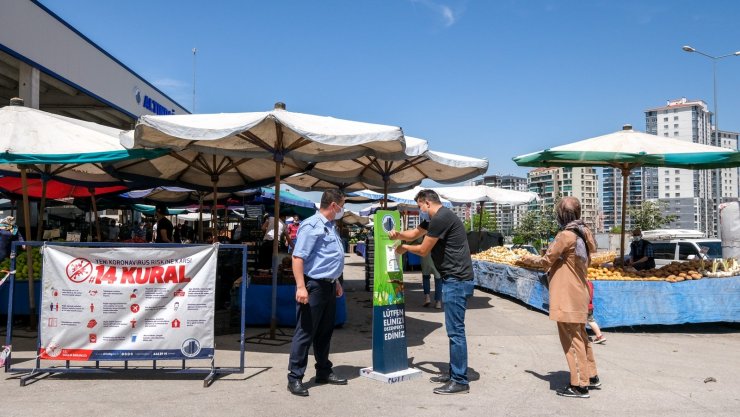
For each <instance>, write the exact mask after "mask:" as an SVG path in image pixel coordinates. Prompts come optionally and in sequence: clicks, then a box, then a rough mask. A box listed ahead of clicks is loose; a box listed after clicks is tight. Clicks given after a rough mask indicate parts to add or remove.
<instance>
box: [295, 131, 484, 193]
mask: <svg viewBox="0 0 740 417" xmlns="http://www.w3.org/2000/svg"><path fill="white" fill-rule="evenodd" d="M487 170H488V161H487V160H485V159H479V158H470V157H467V156H462V155H455V154H450V153H444V152H436V151H432V150H429V147H428V143H427V141H426V140H424V139H418V138H413V137H409V136H407V137H406V150H405V151H404V154H403V155H401V156H399V155H392V157H390V158H387V157H386V158H384V157H383V156H378V155H367V156H363V157H359V158H352V159H346V160H341V161H336V162H332V163H327V162H323V163H317V164H316V165H315V166H314V167H313V168H312V169H311V170H310V171H309V172H308V173H307V174H310V176H311V177H313V178H316V179H317V180H323V181H325V182H329V183H335V184H358V185H359V184H362V185H371V186H372V187H366V188H371V189H376V190H380V189H382V190H383V194H389V193H390V192H391V190H393V189H396V190H407V189H409V188H411V187H413V186H416V185H418V184H419V183H421V181H422V180H425V179H431V180H434V181H436V182H439V183H442V184H454V183H458V182H461V181H465V180H467V179H471V178H474V177H477V176H478V175H481V174H484V173H485V172H486V171H487ZM305 182H310V181H308V180H307V181H305ZM294 185H295V184H294Z"/></svg>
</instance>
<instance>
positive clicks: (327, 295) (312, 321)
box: [288, 278, 337, 381]
mask: <svg viewBox="0 0 740 417" xmlns="http://www.w3.org/2000/svg"><path fill="white" fill-rule="evenodd" d="M306 290H308V304H298V305H297V307H296V314H297V319H298V320H297V323H296V326H295V334H294V335H293V344H292V345H291V349H290V363H289V365H288V370H289V373H288V381H296V380H298V381H300V380H302V379H303V375H304V374H305V373H306V366H307V365H308V349H309V348H310V347H311V344H312V343H313V354H314V357H315V358H316V377H318V378H326V377H327V376H329V374H330V373H331V372H332V369H331V367H332V363H331V361H329V345H330V343H331V335H332V333H333V332H334V319H335V315H336V304H337V299H336V284H335V283H332V282H330V281H325V280H314V279H308V278H307V279H306Z"/></svg>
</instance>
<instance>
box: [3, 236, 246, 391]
mask: <svg viewBox="0 0 740 417" xmlns="http://www.w3.org/2000/svg"><path fill="white" fill-rule="evenodd" d="M44 245H46V246H72V247H82V248H167V247H170V248H171V247H192V246H209V245H196V244H179V243H114V242H38V241H26V242H12V244H11V253H10V277H9V278H8V282H7V284H8V285H9V287H8V309H7V314H8V321H7V333H6V337H5V343H6V345H8V346H12V341H13V290H14V287H15V261H16V254H17V247H18V246H26V247H42V246H44ZM219 249H241V251H242V277H246V279H242V282H241V285H240V288H239V291H240V299H241V311H240V313H239V314H240V320H241V321H240V327H239V329H240V335H239V353H240V355H239V366H238V367H217V366H216V365H215V359H216V353H215V350H214V355H213V357H212V358H211V365H210V367H205V366H195V367H189V366H187V363H186V361H188V360H191V359H169V360H166V361H181V364H180V366H177V367H175V366H169V367H167V366H158V365H157V360H151V363H152V367H151V369H148V368H135V369H136V370H145V369H148V370H149V371H156V372H165V373H175V374H206V377H205V379H203V387H204V388H207V387H209V386H210V385H211V384H212V383H213V381H214V380H215V379H216V378H217V377H219V376H221V375H228V374H243V373H244V369H245V358H244V357H245V329H246V299H247V286H248V285H249V283H248V281H249V276H248V275H247V247H246V246H245V245H240V244H219ZM34 266H36V265H34ZM37 267H38V268H39V269H40V270H41V285H42V288H43V280H44V275H43V264H42V265H38V266H37ZM217 267H218V266H217ZM29 279H33V277H29ZM214 291H215V286H214ZM34 296H35V294H34ZM37 307H38V306H37ZM214 317H215V316H214ZM38 320H39V322H38V323H36V328H37V332H36V352H35V353H36V354H38V352H39V350H40V349H41V333H40V332H41V322H40V321H41V314H38ZM214 332H215V329H214ZM192 360H201V361H202V360H203V359H192ZM146 361H148V360H136V362H146ZM162 361H165V360H163V359H160V360H159V362H162ZM71 362H72V361H69V360H67V361H65V364H64V365H63V366H50V367H42V366H41V359H40V358H39V357H38V356H36V358H35V360H34V364H35V365H34V367H33V368H16V367H13V366H12V350H11V352H10V354H9V355H8V357H7V358H6V361H5V372H6V373H8V372H13V373H20V374H23V373H25V374H26V375H23V376H21V378H20V385H21V386H22V387H24V386H26V385H27V384H28V383H29V382H32V381H33V380H35V379H38V378H40V377H41V376H42V375H44V374H57V373H58V374H74V373H78V374H106V373H118V372H126V371H130V370H132V369H131V368H129V361H128V360H124V361H115V360H113V361H74V362H89V363H91V364H94V366H85V365H79V366H73V365H72V363H71ZM100 362H105V363H120V362H123V367H122V368H121V367H120V366H119V367H114V366H101V364H100Z"/></svg>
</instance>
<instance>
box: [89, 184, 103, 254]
mask: <svg viewBox="0 0 740 417" xmlns="http://www.w3.org/2000/svg"><path fill="white" fill-rule="evenodd" d="M90 200H91V201H92V209H93V213H94V215H95V235H96V236H97V237H98V242H100V241H101V240H102V239H101V237H100V219H99V218H98V203H97V202H96V201H95V189H94V188H92V187H91V188H90Z"/></svg>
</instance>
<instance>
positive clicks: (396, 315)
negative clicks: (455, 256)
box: [373, 211, 408, 374]
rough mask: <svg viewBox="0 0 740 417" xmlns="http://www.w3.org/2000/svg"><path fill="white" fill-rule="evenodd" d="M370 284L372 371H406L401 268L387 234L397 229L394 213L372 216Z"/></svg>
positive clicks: (395, 242)
mask: <svg viewBox="0 0 740 417" xmlns="http://www.w3.org/2000/svg"><path fill="white" fill-rule="evenodd" d="M374 223H375V232H374V233H375V234H374V236H375V277H374V283H373V370H374V371H375V372H379V373H383V374H388V373H391V372H396V371H400V370H403V369H406V368H408V356H407V351H406V348H407V346H406V317H405V304H404V294H403V268H402V267H403V265H402V264H401V257H400V256H398V255H396V252H395V249H396V247H397V246H398V245H399V244H400V241H394V240H391V239H390V238H389V237H388V232H389V231H391V230H399V229H400V216H399V213H398V212H397V211H378V212H376V213H375V218H374Z"/></svg>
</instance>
